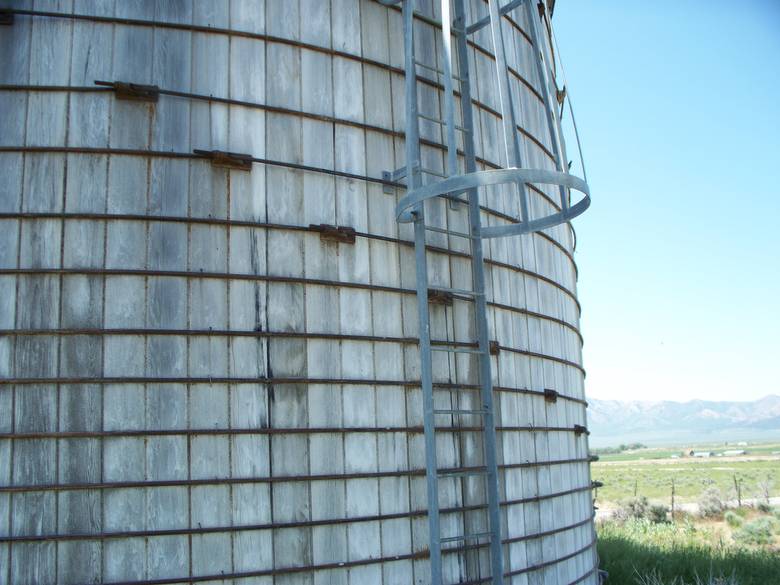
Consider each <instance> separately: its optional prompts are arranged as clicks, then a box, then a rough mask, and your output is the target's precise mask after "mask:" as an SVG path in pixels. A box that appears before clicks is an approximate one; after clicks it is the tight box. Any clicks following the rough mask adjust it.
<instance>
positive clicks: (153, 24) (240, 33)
mask: <svg viewBox="0 0 780 585" xmlns="http://www.w3.org/2000/svg"><path fill="white" fill-rule="evenodd" d="M8 12H10V13H13V14H20V15H28V16H42V17H52V18H70V19H74V20H87V21H93V22H104V23H113V24H127V25H130V26H145V27H156V28H172V29H177V30H188V31H191V32H203V33H212V34H225V35H230V36H238V37H245V38H253V39H256V40H262V41H266V42H274V43H278V44H285V45H289V46H293V47H297V48H303V49H308V50H311V51H315V52H319V53H324V54H327V55H331V56H334V57H342V58H345V59H350V60H353V61H357V62H360V63H363V64H367V65H372V66H375V67H378V68H381V69H384V70H387V71H390V72H393V73H396V74H398V75H401V76H403V75H404V70H403V69H401V68H397V67H392V66H390V65H388V64H386V63H382V62H380V61H375V60H373V59H367V58H364V57H361V56H358V55H354V54H351V53H346V52H343V51H335V50H332V49H328V48H326V47H319V46H317V45H312V44H309V43H302V42H300V41H295V40H292V39H285V38H283V37H275V36H271V35H266V34H260V33H249V32H243V31H234V30H231V29H223V28H216V27H207V26H197V25H187V24H178V23H170V22H157V21H149V20H140V19H127V18H114V17H104V16H93V15H86V14H66V13H58V12H45V11H36V10H16V9H14V10H10V11H8ZM415 17H416V18H419V15H415ZM508 20H509V22H511V23H512V24H513V25H514V26H516V28H517V29H518V30H520V32H521V33H522V34H523V36H524V37H525V38H526V39H528V41H529V43H531V45H532V46H533V43H532V41H531V40H530V37H528V35H527V34H526V33H525V32H524V31H523V30H522V29H521V28H520V27H519V26H517V25H516V23H515V22H514V21H513V20H512V19H511V18H509V19H508ZM470 45H471V46H472V47H473V48H474V49H475V50H477V51H479V52H481V53H483V54H484V55H485V56H487V57H489V58H491V59H495V56H494V55H492V54H491V53H489V52H488V51H486V50H485V49H483V48H482V47H480V46H479V45H477V44H476V43H473V42H470ZM508 70H509V72H510V73H511V74H512V75H513V76H515V77H517V78H518V80H519V81H520V82H521V83H523V84H524V85H525V86H526V87H528V88H529V89H530V90H531V92H532V93H533V94H534V95H535V96H536V97H537V99H539V100H541V101H544V100H543V98H542V96H541V94H540V93H539V92H538V91H537V90H536V89H535V88H534V87H533V86H532V85H531V84H530V83H529V82H528V81H527V80H526V79H525V78H523V77H522V76H521V75H520V73H519V72H517V71H516V70H514V69H513V68H511V67H509V68H508ZM418 80H419V81H421V82H423V83H427V84H428V85H431V86H433V87H436V88H437V89H439V90H442V89H443V86H442V85H441V84H440V83H438V82H435V81H432V80H429V79H426V78H425V77H424V76H421V77H419V78H418ZM455 95H460V94H459V92H457V91H456V92H455ZM472 102H473V103H474V105H475V106H477V107H479V108H481V109H483V110H484V111H486V112H490V113H491V114H492V115H494V116H498V117H499V118H500V117H501V114H500V112H497V111H496V110H493V109H492V108H490V107H488V106H487V105H485V104H482V103H481V102H478V101H476V100H472ZM517 129H518V130H519V131H520V132H521V133H522V134H523V135H524V136H526V137H527V138H528V139H530V140H531V141H532V142H534V143H535V144H536V145H537V146H538V147H539V148H540V149H541V150H542V151H543V152H544V153H545V155H546V156H547V157H548V158H550V160H552V161H555V156H554V155H553V154H552V153H551V152H550V151H549V149H548V148H547V147H546V146H545V145H544V144H543V143H542V142H541V141H540V140H538V139H537V138H536V137H535V136H533V135H532V134H530V133H529V132H527V131H526V130H525V129H524V128H523V127H521V126H519V125H518V126H517ZM438 146H439V147H441V145H438ZM479 160H480V159H478V161H479ZM490 166H496V165H494V164H493V163H491V164H490ZM530 187H531V188H532V190H534V191H536V192H538V193H539V194H541V195H542V196H543V197H544V198H545V199H547V200H548V202H549V203H550V204H552V205H553V206H554V207H556V208H559V205H558V204H557V203H556V202H554V201H553V200H552V199H550V198H549V196H548V195H547V194H545V193H543V192H541V190H539V189H537V188H535V187H533V186H530ZM566 223H567V225H568V226H569V229H570V230H571V231H572V232H574V227H573V226H572V225H571V223H570V222H566ZM575 239H576V236H575Z"/></svg>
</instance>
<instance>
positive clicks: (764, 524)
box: [732, 517, 774, 544]
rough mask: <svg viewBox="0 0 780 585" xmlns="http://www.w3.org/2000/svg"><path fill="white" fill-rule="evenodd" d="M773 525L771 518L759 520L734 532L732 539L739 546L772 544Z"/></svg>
mask: <svg viewBox="0 0 780 585" xmlns="http://www.w3.org/2000/svg"><path fill="white" fill-rule="evenodd" d="M772 524H773V523H772V520H771V519H769V518H766V517H765V518H758V519H756V520H753V521H752V522H748V523H747V524H745V525H744V526H742V528H740V529H739V530H737V531H736V532H734V533H733V534H732V538H733V539H734V541H735V542H736V543H737V544H769V543H770V542H772V529H773V528H774V526H773V525H772Z"/></svg>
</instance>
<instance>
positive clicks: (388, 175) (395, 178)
mask: <svg viewBox="0 0 780 585" xmlns="http://www.w3.org/2000/svg"><path fill="white" fill-rule="evenodd" d="M412 168H413V170H415V171H416V170H418V169H419V168H420V161H417V162H415V163H414V164H413V165H412ZM405 178H406V166H405V165H404V166H402V167H401V168H400V169H395V170H394V171H382V180H383V181H385V184H384V185H382V192H383V193H387V194H389V195H392V194H393V191H394V190H395V188H396V187H395V186H393V185H389V184H388V183H398V182H399V181H400V180H401V179H405Z"/></svg>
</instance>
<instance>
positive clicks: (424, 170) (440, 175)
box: [420, 167, 449, 179]
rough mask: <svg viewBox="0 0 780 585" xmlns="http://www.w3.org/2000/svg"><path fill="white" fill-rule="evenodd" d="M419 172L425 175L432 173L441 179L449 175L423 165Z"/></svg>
mask: <svg viewBox="0 0 780 585" xmlns="http://www.w3.org/2000/svg"><path fill="white" fill-rule="evenodd" d="M420 172H421V173H424V174H426V175H434V176H436V177H441V178H442V179H446V178H447V177H448V176H449V175H445V174H444V173H441V172H439V171H434V170H433V169H426V168H425V167H422V168H421V169H420Z"/></svg>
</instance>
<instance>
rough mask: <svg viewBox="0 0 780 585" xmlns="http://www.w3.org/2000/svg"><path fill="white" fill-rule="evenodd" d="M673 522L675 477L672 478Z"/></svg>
mask: <svg viewBox="0 0 780 585" xmlns="http://www.w3.org/2000/svg"><path fill="white" fill-rule="evenodd" d="M672 522H674V479H672Z"/></svg>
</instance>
